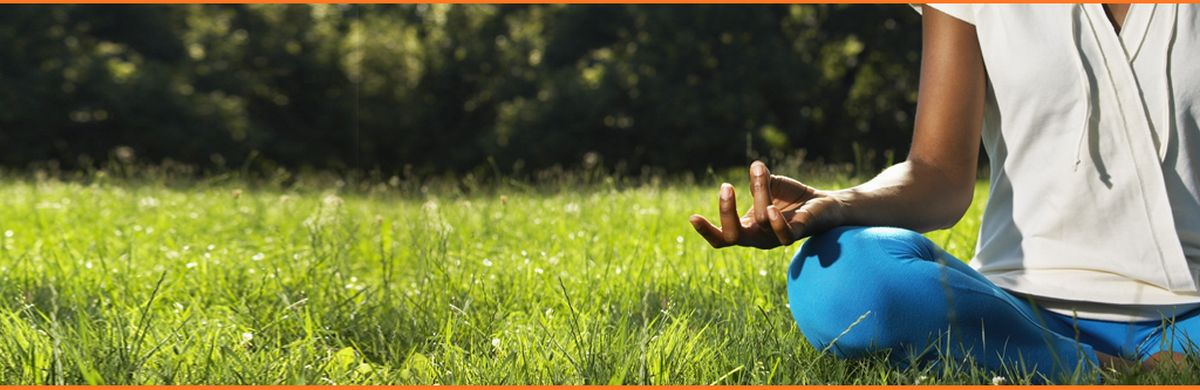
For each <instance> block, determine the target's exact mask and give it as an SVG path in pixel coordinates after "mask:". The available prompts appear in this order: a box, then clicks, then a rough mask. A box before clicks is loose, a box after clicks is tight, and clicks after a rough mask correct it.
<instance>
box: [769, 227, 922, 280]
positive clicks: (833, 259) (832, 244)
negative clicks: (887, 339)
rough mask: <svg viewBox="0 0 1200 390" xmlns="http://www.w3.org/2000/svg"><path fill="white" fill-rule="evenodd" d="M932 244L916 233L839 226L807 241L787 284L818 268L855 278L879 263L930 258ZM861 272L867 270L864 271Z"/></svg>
mask: <svg viewBox="0 0 1200 390" xmlns="http://www.w3.org/2000/svg"><path fill="white" fill-rule="evenodd" d="M932 249H933V244H932V243H931V242H929V239H927V238H925V236H922V235H921V234H920V233H917V232H914V231H912V230H908V229H900V228H893V227H860V226H843V227H838V228H835V229H832V230H829V231H827V232H824V233H821V234H817V235H814V236H812V237H809V238H808V240H807V241H805V242H804V244H803V245H801V246H800V250H798V251H797V252H796V255H795V257H793V258H792V265H791V267H789V269H788V281H789V283H792V282H795V281H796V280H797V279H799V278H800V276H801V273H802V272H803V271H804V270H806V269H811V268H820V269H822V270H824V271H827V272H821V274H830V273H834V272H839V271H843V270H844V271H853V272H854V273H855V278H861V277H863V276H864V275H863V273H864V272H863V271H869V269H873V267H872V266H875V265H878V264H877V263H881V262H895V261H896V260H906V259H914V258H925V259H930V260H931V259H932V258H933V255H934V254H933V250H932ZM864 268H868V269H866V270H864Z"/></svg>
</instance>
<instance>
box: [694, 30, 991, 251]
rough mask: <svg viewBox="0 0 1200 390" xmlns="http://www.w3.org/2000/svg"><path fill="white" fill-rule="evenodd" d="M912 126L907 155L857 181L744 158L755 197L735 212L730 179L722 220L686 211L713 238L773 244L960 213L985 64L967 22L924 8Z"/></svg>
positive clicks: (934, 222) (967, 192)
mask: <svg viewBox="0 0 1200 390" xmlns="http://www.w3.org/2000/svg"><path fill="white" fill-rule="evenodd" d="M924 15H925V16H924V18H923V27H922V28H923V44H922V45H923V48H922V57H921V85H920V92H919V93H920V94H919V95H918V98H917V115H916V128H915V130H914V131H913V143H912V148H911V150H910V152H909V155H908V159H907V160H906V161H904V162H902V163H899V164H896V165H894V166H892V167H890V168H888V169H886V170H884V171H883V172H882V173H880V174H879V175H878V176H876V177H875V178H874V179H871V180H870V181H868V182H866V183H863V184H862V185H859V186H856V187H853V188H849V189H845V190H838V191H822V190H819V189H816V188H812V187H809V186H807V185H805V184H803V183H801V182H799V181H797V180H794V179H791V178H788V177H784V176H775V175H771V174H770V172H769V171H768V170H767V167H766V165H764V164H762V163H761V162H755V163H754V164H753V165H751V167H750V192H751V194H752V195H753V198H754V199H753V200H754V206H752V207H751V208H750V210H749V211H747V212H746V214H745V215H743V216H741V217H738V216H737V205H736V200H735V196H734V189H733V186H731V185H729V184H723V185H722V186H721V192H720V196H719V199H718V205H719V208H720V216H721V218H720V221H721V227H720V228H718V227H716V226H714V225H713V224H712V223H711V222H709V221H708V219H706V218H704V217H703V216H700V215H693V216H692V217H691V220H690V221H691V223H692V225H693V226H694V227H695V228H696V231H697V232H698V233H700V235H701V236H704V238H705V239H706V240H708V242H709V243H710V244H712V246H713V247H716V248H721V247H726V246H731V245H741V246H753V247H757V248H772V247H776V246H779V245H788V244H791V243H792V242H794V241H795V240H798V239H801V238H803V237H806V236H809V235H812V234H815V233H818V232H821V231H823V230H827V229H830V228H833V227H836V226H841V225H864V226H896V227H903V228H908V229H912V230H916V231H922V232H924V231H929V230H935V229H939V228H945V227H949V226H952V225H954V223H956V222H958V220H959V219H960V218H962V215H963V213H965V212H966V210H967V207H969V206H970V205H971V198H972V195H973V193H974V189H975V171H976V165H977V161H978V158H979V140H980V131H981V127H982V122H983V102H984V94H985V92H986V73H985V70H984V66H983V55H982V54H981V52H980V49H979V41H978V38H976V35H975V27H974V26H971V25H970V24H968V23H966V22H963V21H961V20H958V19H955V18H954V17H952V16H949V15H946V14H945V13H942V12H941V11H938V10H936V9H933V8H932V7H926V8H925V11H924Z"/></svg>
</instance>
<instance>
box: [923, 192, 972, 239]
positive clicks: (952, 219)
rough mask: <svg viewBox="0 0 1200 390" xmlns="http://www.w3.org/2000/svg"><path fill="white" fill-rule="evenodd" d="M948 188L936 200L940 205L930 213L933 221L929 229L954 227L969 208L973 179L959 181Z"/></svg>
mask: <svg viewBox="0 0 1200 390" xmlns="http://www.w3.org/2000/svg"><path fill="white" fill-rule="evenodd" d="M948 188H949V189H950V190H949V191H947V192H946V193H945V194H943V196H942V199H939V201H938V203H940V205H939V206H938V207H937V211H936V212H933V213H931V214H933V215H934V216H935V218H934V219H935V221H932V222H933V224H932V225H933V226H932V229H929V230H941V229H949V228H951V227H954V225H955V224H957V223H958V221H959V220H962V217H963V216H964V215H966V214H967V210H969V209H970V208H971V201H972V200H973V199H974V198H975V183H974V181H969V182H966V183H959V184H956V185H953V186H948Z"/></svg>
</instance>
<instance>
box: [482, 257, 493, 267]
mask: <svg viewBox="0 0 1200 390" xmlns="http://www.w3.org/2000/svg"><path fill="white" fill-rule="evenodd" d="M483 266H484V267H491V266H492V261H491V260H488V259H483Z"/></svg>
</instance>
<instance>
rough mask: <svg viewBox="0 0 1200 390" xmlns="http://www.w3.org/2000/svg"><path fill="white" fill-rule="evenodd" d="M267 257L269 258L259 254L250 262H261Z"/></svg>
mask: <svg viewBox="0 0 1200 390" xmlns="http://www.w3.org/2000/svg"><path fill="white" fill-rule="evenodd" d="M266 257H267V256H266V255H263V254H262V253H258V254H255V255H254V256H253V257H251V258H250V260H254V261H261V260H262V259H264V258H266Z"/></svg>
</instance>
